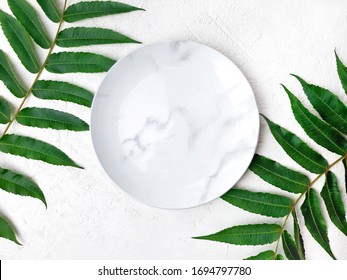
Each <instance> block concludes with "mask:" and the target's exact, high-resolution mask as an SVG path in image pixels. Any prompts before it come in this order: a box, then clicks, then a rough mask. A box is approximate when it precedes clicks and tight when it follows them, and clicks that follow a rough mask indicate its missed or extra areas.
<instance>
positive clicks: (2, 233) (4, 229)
mask: <svg viewBox="0 0 347 280" xmlns="http://www.w3.org/2000/svg"><path fill="white" fill-rule="evenodd" d="M0 237H2V238H6V239H8V240H11V241H13V242H14V243H16V244H18V245H21V244H20V243H19V242H18V240H17V237H16V233H15V232H14V229H13V227H12V226H11V225H10V224H9V223H8V221H6V220H5V219H4V218H2V217H0Z"/></svg>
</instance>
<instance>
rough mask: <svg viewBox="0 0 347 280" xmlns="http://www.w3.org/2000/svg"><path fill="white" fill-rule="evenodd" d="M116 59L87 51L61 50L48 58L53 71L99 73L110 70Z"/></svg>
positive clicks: (49, 67) (49, 69) (48, 63)
mask: <svg viewBox="0 0 347 280" xmlns="http://www.w3.org/2000/svg"><path fill="white" fill-rule="evenodd" d="M115 62H116V61H115V60H113V59H111V58H108V57H106V56H103V55H100V54H94V53H86V52H60V53H54V54H52V55H51V56H50V57H49V59H48V60H47V64H46V69H47V70H48V71H49V72H52V73H59V74H63V73H77V72H79V73H99V72H106V71H108V70H109V69H110V68H111V67H112V66H113V64H114V63H115Z"/></svg>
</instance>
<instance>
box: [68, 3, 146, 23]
mask: <svg viewBox="0 0 347 280" xmlns="http://www.w3.org/2000/svg"><path fill="white" fill-rule="evenodd" d="M139 10H144V9H142V8H137V7H134V6H130V5H127V4H123V3H118V2H113V1H90V2H78V3H76V4H73V5H71V6H69V7H68V8H67V9H66V12H65V14H64V20H65V21H66V22H75V21H79V20H82V19H86V18H95V17H101V16H107V15H114V14H121V13H128V12H132V11H139Z"/></svg>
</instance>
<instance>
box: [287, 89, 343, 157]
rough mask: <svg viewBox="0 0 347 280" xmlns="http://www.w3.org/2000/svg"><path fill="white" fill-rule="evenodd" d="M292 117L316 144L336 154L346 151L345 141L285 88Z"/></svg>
mask: <svg viewBox="0 0 347 280" xmlns="http://www.w3.org/2000/svg"><path fill="white" fill-rule="evenodd" d="M283 88H284V89H285V91H286V92H287V94H288V96H289V99H290V102H291V106H292V110H293V113H294V116H295V118H296V120H297V121H298V123H299V124H300V125H301V127H302V128H303V129H304V130H305V132H306V134H307V135H308V136H309V137H310V138H312V139H313V140H314V141H315V142H316V143H317V144H319V145H321V146H322V147H324V148H326V149H328V150H329V151H331V152H334V153H336V154H340V155H344V154H345V153H346V150H347V140H346V139H345V138H344V137H343V136H342V135H341V134H340V133H338V132H337V131H336V130H335V129H334V128H332V127H331V126H330V125H329V124H327V123H326V122H324V121H322V120H321V119H320V118H318V117H316V116H315V115H313V114H312V113H311V112H310V111H309V110H307V109H306V108H305V107H304V106H303V105H302V104H301V102H300V101H299V99H298V98H297V97H295V96H294V95H293V94H292V93H291V92H290V91H289V90H288V89H287V88H286V87H285V86H283Z"/></svg>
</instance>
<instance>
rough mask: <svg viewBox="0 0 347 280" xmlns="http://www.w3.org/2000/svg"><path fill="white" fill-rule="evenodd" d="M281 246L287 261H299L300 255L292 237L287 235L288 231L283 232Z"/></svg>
mask: <svg viewBox="0 0 347 280" xmlns="http://www.w3.org/2000/svg"><path fill="white" fill-rule="evenodd" d="M282 244H283V250H284V253H285V254H286V257H287V258H288V260H300V259H301V258H300V255H299V251H298V248H297V246H296V244H295V242H294V239H293V237H292V236H291V235H290V234H289V233H288V231H286V230H285V231H284V232H283V234H282Z"/></svg>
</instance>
